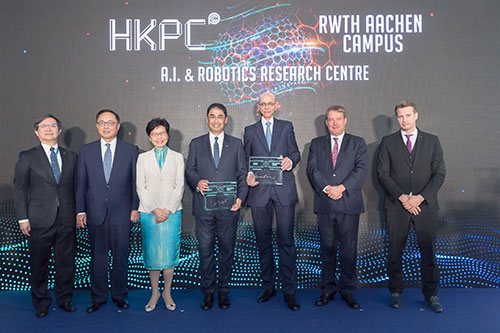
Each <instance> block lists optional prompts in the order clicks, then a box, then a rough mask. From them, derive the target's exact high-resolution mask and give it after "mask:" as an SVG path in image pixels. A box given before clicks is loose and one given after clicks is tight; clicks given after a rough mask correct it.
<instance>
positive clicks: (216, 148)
mask: <svg viewBox="0 0 500 333" xmlns="http://www.w3.org/2000/svg"><path fill="white" fill-rule="evenodd" d="M218 141H219V138H218V137H215V142H214V162H215V167H216V168H218V167H219V142H218Z"/></svg>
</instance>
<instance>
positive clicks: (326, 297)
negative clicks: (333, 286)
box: [314, 292, 335, 306]
mask: <svg viewBox="0 0 500 333" xmlns="http://www.w3.org/2000/svg"><path fill="white" fill-rule="evenodd" d="M334 296H335V292H333V293H331V294H325V293H321V295H319V297H318V299H317V300H316V302H314V304H316V305H317V306H323V305H327V304H328V302H329V301H333V297H334Z"/></svg>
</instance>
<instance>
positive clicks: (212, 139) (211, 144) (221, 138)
mask: <svg viewBox="0 0 500 333" xmlns="http://www.w3.org/2000/svg"><path fill="white" fill-rule="evenodd" d="M208 137H209V139H210V149H211V150H212V157H213V156H214V143H215V137H216V136H215V135H214V134H213V133H212V132H208ZM217 137H218V138H219V139H218V140H217V143H218V144H219V160H220V157H221V156H222V147H223V143H224V132H222V133H221V134H219V135H218V136H217Z"/></svg>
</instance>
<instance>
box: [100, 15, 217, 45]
mask: <svg viewBox="0 0 500 333" xmlns="http://www.w3.org/2000/svg"><path fill="white" fill-rule="evenodd" d="M207 22H208V23H207ZM219 22H220V16H219V14H217V13H211V14H210V15H208V19H207V20H205V19H190V20H188V21H187V22H186V23H184V32H183V31H182V23H181V22H180V21H179V20H178V19H163V20H162V21H161V22H160V23H159V24H158V20H157V19H151V20H150V21H149V24H148V26H146V27H145V28H142V27H143V25H141V20H140V19H126V20H125V24H124V26H122V27H121V28H118V29H123V30H119V31H117V27H116V20H115V19H110V20H109V49H110V51H115V50H116V42H117V41H119V40H123V41H125V50H126V51H132V50H134V51H140V50H141V43H143V42H144V43H146V44H147V45H148V46H149V48H150V49H151V51H156V50H159V51H164V50H165V49H166V46H167V45H166V44H167V41H168V40H171V39H178V38H179V37H181V36H182V34H183V33H184V45H186V47H187V48H188V49H189V50H191V51H203V50H205V45H201V44H193V43H192V42H191V29H192V26H194V25H206V24H209V25H215V24H217V23H219ZM156 30H157V31H156ZM155 39H156V41H155Z"/></svg>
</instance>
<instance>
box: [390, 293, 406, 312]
mask: <svg viewBox="0 0 500 333" xmlns="http://www.w3.org/2000/svg"><path fill="white" fill-rule="evenodd" d="M389 305H390V306H391V307H393V308H394V309H400V308H401V306H403V299H402V297H401V294H400V293H392V295H391V299H390V300H389Z"/></svg>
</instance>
